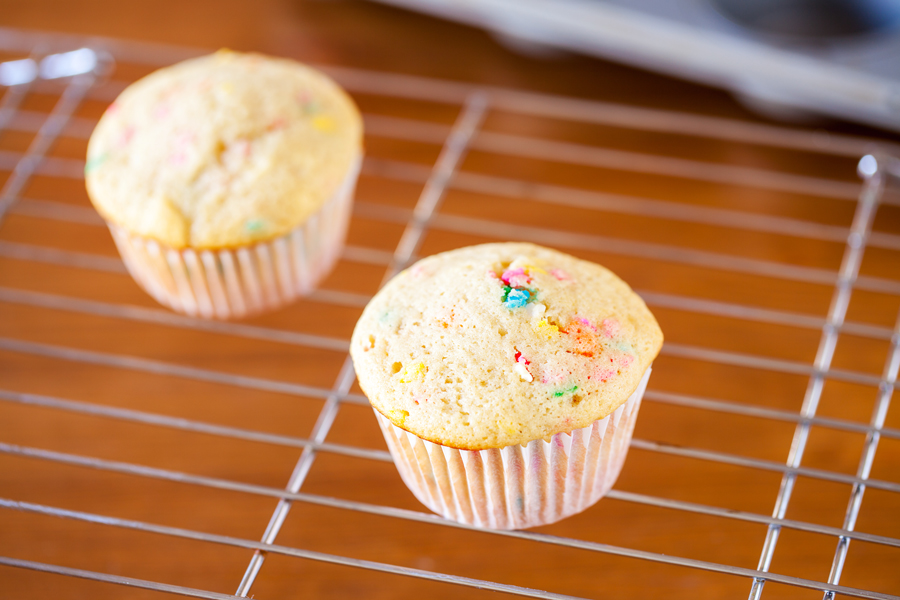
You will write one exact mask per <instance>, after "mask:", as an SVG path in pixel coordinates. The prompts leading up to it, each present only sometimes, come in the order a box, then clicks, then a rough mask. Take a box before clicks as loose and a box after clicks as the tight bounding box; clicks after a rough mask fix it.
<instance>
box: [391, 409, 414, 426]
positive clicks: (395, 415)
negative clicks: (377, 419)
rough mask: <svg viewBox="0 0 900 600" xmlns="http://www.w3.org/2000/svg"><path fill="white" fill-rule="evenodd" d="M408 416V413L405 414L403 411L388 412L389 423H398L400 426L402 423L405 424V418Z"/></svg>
mask: <svg viewBox="0 0 900 600" xmlns="http://www.w3.org/2000/svg"><path fill="white" fill-rule="evenodd" d="M408 416H409V413H408V412H406V411H405V410H389V411H388V418H389V419H390V420H391V421H393V422H394V423H398V422H399V424H400V425H403V423H404V422H406V417H408Z"/></svg>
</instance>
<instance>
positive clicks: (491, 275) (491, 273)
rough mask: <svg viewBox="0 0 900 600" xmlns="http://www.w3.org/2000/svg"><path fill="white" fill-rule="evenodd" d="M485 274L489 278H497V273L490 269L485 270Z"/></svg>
mask: <svg viewBox="0 0 900 600" xmlns="http://www.w3.org/2000/svg"><path fill="white" fill-rule="evenodd" d="M487 276H488V277H490V278H491V279H499V277H497V274H496V273H494V272H493V271H491V270H490V269H488V270H487Z"/></svg>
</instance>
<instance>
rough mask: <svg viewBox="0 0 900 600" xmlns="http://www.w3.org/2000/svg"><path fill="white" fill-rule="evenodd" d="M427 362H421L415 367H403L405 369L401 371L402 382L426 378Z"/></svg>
mask: <svg viewBox="0 0 900 600" xmlns="http://www.w3.org/2000/svg"><path fill="white" fill-rule="evenodd" d="M425 372H426V369H425V364H424V363H419V364H417V365H416V366H415V367H413V368H409V367H408V366H407V367H403V371H402V372H401V373H400V383H412V382H413V381H417V380H424V379H425Z"/></svg>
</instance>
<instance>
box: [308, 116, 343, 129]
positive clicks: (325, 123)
mask: <svg viewBox="0 0 900 600" xmlns="http://www.w3.org/2000/svg"><path fill="white" fill-rule="evenodd" d="M312 125H313V127H315V128H316V129H318V130H319V131H324V132H326V133H330V132H332V131H334V130H335V129H336V128H337V123H335V121H334V119H332V118H331V117H329V116H326V115H316V116H315V117H313V118H312Z"/></svg>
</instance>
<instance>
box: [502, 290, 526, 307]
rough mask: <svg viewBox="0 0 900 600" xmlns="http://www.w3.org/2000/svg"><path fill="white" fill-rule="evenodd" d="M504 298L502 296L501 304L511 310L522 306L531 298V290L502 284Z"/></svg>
mask: <svg viewBox="0 0 900 600" xmlns="http://www.w3.org/2000/svg"><path fill="white" fill-rule="evenodd" d="M503 289H504V294H503V296H504V298H503V306H505V307H506V308H508V309H510V310H512V309H515V308H522V307H523V306H525V305H526V304H528V301H529V300H530V299H531V292H529V291H528V290H521V289H518V288H511V287H509V286H504V288H503Z"/></svg>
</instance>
